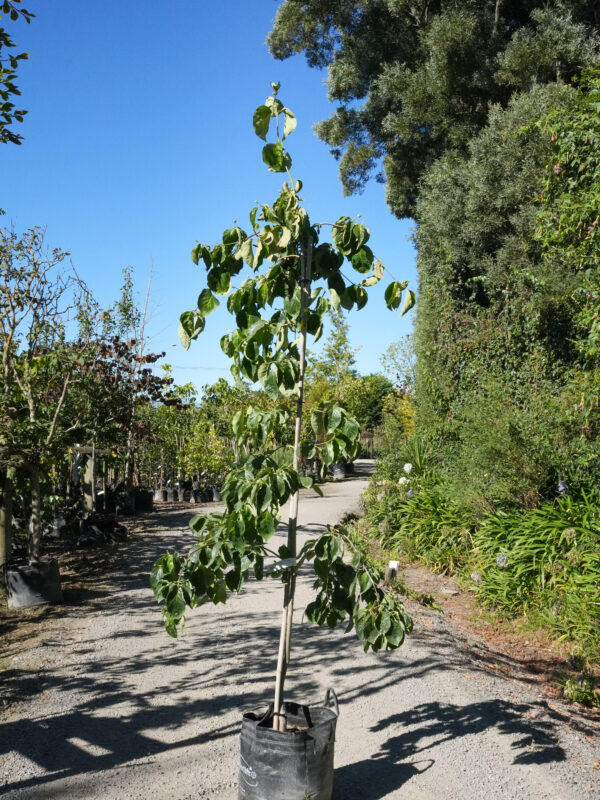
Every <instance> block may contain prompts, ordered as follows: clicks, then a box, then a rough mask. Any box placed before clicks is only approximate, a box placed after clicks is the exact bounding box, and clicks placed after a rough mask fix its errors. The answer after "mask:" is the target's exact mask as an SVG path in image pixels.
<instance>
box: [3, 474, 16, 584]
mask: <svg viewBox="0 0 600 800" xmlns="http://www.w3.org/2000/svg"><path fill="white" fill-rule="evenodd" d="M14 476H15V470H14V467H7V468H6V472H5V474H4V480H3V486H2V506H1V507H0V568H1V570H2V571H1V572H0V581H1V582H2V583H4V580H5V575H6V569H7V567H8V562H9V561H10V554H11V551H12V492H13V480H14Z"/></svg>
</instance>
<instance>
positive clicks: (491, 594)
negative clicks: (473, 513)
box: [467, 495, 600, 651]
mask: <svg viewBox="0 0 600 800" xmlns="http://www.w3.org/2000/svg"><path fill="white" fill-rule="evenodd" d="M595 500H596V498H595ZM599 551H600V507H599V506H598V504H597V502H595V501H592V500H591V499H590V498H588V497H586V496H585V495H584V496H583V499H582V500H574V499H572V498H570V497H564V498H560V499H559V500H557V501H556V502H555V503H545V504H543V505H542V506H541V507H540V508H538V509H534V510H530V511H526V512H523V511H520V510H514V511H497V512H496V513H495V514H490V515H489V516H487V517H486V518H485V519H484V520H483V522H482V524H481V525H480V527H479V528H478V529H477V531H476V532H475V534H474V536H473V556H472V559H471V561H470V563H469V567H468V570H467V571H470V572H471V575H472V577H473V578H474V583H473V586H474V589H475V592H476V594H477V596H478V597H479V599H480V600H481V601H482V602H483V603H484V604H486V605H488V606H489V605H491V606H496V607H498V608H501V609H502V610H503V611H506V612H508V613H509V614H511V615H517V614H528V613H530V612H531V613H534V614H536V615H537V616H538V618H540V619H541V620H542V621H543V622H544V624H545V625H546V626H548V627H550V628H551V629H552V630H554V631H555V632H556V633H558V634H559V635H560V636H562V637H564V638H565V639H566V638H568V639H572V640H577V641H579V642H580V643H582V645H583V646H584V647H585V648H586V649H587V650H588V651H592V650H595V649H597V647H598V645H599V644H600V552H599Z"/></svg>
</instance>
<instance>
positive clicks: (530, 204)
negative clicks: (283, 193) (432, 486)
mask: <svg viewBox="0 0 600 800" xmlns="http://www.w3.org/2000/svg"><path fill="white" fill-rule="evenodd" d="M576 96H577V92H576V90H575V89H574V88H573V87H566V86H560V85H548V86H545V87H540V88H535V89H533V90H531V91H529V92H526V93H522V94H519V95H516V96H515V97H514V98H513V101H512V102H511V103H510V105H509V107H508V108H507V109H505V110H503V109H500V108H496V109H493V110H492V112H491V114H490V118H489V124H488V126H487V127H486V128H485V129H484V130H482V131H481V133H480V134H479V135H478V136H477V137H476V138H475V139H474V140H473V141H472V143H471V146H470V151H469V155H468V156H467V157H464V158H463V157H458V156H456V155H449V156H446V157H445V158H443V159H441V160H440V161H439V162H438V164H437V166H436V167H435V168H434V169H433V170H432V171H431V172H430V174H429V177H428V179H427V181H426V183H425V186H424V190H423V194H422V199H421V201H420V204H419V227H418V231H417V234H416V238H417V245H418V264H419V275H420V280H421V293H420V302H419V308H418V317H417V330H416V340H417V351H418V355H419V360H418V366H417V389H416V396H417V411H418V413H417V427H418V430H419V431H421V432H423V433H424V434H426V435H427V436H428V437H429V438H430V439H431V440H432V441H433V443H434V444H435V447H434V452H435V453H436V454H437V464H436V469H437V471H438V473H439V474H440V476H441V477H443V478H444V479H445V480H446V481H447V482H448V485H449V486H450V487H451V493H452V495H453V496H454V497H457V496H460V498H461V499H463V500H466V501H467V502H468V503H469V504H470V505H471V506H472V507H473V508H476V509H477V508H480V509H484V510H485V509H489V508H493V507H494V506H495V504H496V503H498V502H500V501H505V500H509V501H511V502H516V503H518V504H520V505H524V506H534V505H537V504H538V503H539V502H540V500H541V499H543V498H551V497H555V496H556V494H557V487H558V484H559V482H560V481H561V480H562V481H566V482H567V483H568V484H569V485H571V486H572V488H574V489H575V488H576V489H578V490H580V489H586V488H590V487H591V486H594V485H596V484H597V483H598V479H599V478H600V448H599V447H598V444H597V441H596V437H595V435H594V433H595V431H592V430H591V429H590V428H588V430H584V429H583V424H582V417H581V413H580V410H581V409H580V406H579V404H580V401H581V394H582V391H583V388H584V387H586V386H589V384H590V382H592V383H593V382H594V381H593V377H592V376H593V373H594V370H595V368H596V364H595V363H593V360H590V359H589V358H586V357H585V356H584V355H582V352H581V347H580V339H581V338H582V337H583V336H584V335H586V334H585V331H583V330H582V328H581V325H580V321H579V318H578V314H579V307H578V306H577V304H576V303H574V302H573V297H574V296H575V295H577V293H578V292H580V291H581V287H582V286H584V285H585V282H586V279H585V277H584V275H583V274H582V272H581V270H578V269H577V268H576V267H575V266H574V264H573V260H572V259H568V258H564V257H562V254H561V249H560V248H558V247H556V246H554V247H553V248H549V247H548V246H547V245H546V243H545V242H544V240H543V237H541V236H540V235H539V232H540V230H541V227H540V213H541V206H540V200H542V201H543V199H544V198H543V197H542V198H540V195H543V191H542V189H543V186H544V180H545V176H546V174H547V172H548V170H549V169H551V170H552V173H553V174H554V170H553V166H552V165H553V164H554V163H555V162H554V153H555V150H556V136H555V134H554V133H552V131H551V130H549V129H548V127H547V125H544V124H533V121H534V120H544V119H547V118H549V117H552V116H553V115H555V114H556V113H557V112H556V109H562V110H564V109H569V108H570V107H572V105H573V103H574V102H575V98H576ZM542 210H543V209H542ZM549 213H552V212H549Z"/></svg>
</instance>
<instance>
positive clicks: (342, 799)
mask: <svg viewBox="0 0 600 800" xmlns="http://www.w3.org/2000/svg"><path fill="white" fill-rule="evenodd" d="M434 764H435V761H434V760H433V759H432V758H430V759H427V760H426V761H416V762H414V763H410V764H397V763H396V761H395V760H394V759H393V758H388V757H387V756H386V755H385V754H382V753H378V754H377V755H375V756H373V758H366V759H364V761H357V762H356V763H355V764H348V765H347V766H345V767H341V768H339V769H336V770H335V775H334V784H333V797H334V800H349V798H357V799H358V797H360V800H381V798H383V797H387V796H388V795H389V794H390V792H394V791H397V790H398V789H400V788H401V787H402V786H403V785H404V784H405V783H406V782H407V781H409V780H410V779H411V778H414V777H415V776H416V775H420V774H421V773H422V772H426V771H427V770H428V769H429V768H430V767H432V766H433V765H434ZM357 787H360V789H357ZM357 791H360V795H357Z"/></svg>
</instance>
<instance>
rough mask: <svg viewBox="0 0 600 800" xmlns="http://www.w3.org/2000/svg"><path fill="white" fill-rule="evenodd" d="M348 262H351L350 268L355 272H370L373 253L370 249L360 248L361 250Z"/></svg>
mask: <svg viewBox="0 0 600 800" xmlns="http://www.w3.org/2000/svg"><path fill="white" fill-rule="evenodd" d="M350 260H351V262H352V266H353V267H354V269H355V270H356V271H357V272H362V273H366V272H370V271H371V264H372V263H373V251H372V250H371V248H370V247H367V246H365V247H361V249H360V250H359V251H358V252H357V253H355V254H354V255H353V256H352V258H351V259H350Z"/></svg>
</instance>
